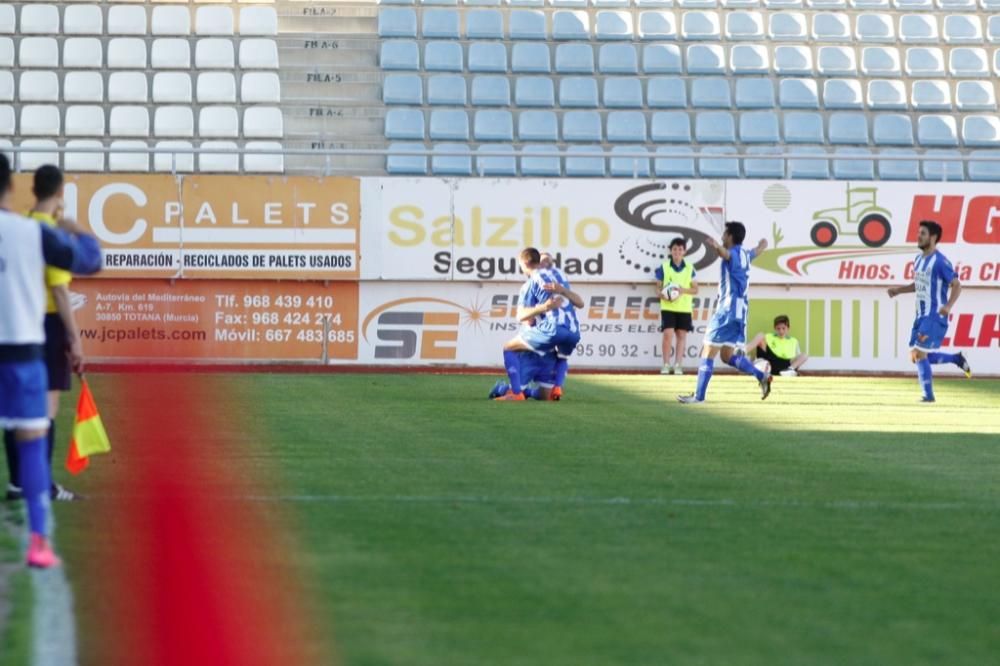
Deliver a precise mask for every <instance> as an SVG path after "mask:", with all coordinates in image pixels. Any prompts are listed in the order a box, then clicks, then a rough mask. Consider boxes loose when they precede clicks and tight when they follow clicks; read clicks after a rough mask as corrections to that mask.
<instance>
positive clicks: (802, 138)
mask: <svg viewBox="0 0 1000 666" xmlns="http://www.w3.org/2000/svg"><path fill="white" fill-rule="evenodd" d="M784 121H785V143H826V140H825V139H824V138H823V136H824V135H823V117H822V116H820V115H819V114H818V113H808V112H803V111H789V112H788V113H786V114H785V117H784Z"/></svg>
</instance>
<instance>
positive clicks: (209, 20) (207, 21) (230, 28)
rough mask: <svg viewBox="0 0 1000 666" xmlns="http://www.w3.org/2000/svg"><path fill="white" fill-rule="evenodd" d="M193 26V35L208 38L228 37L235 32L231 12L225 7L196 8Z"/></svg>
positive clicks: (234, 22) (233, 18)
mask: <svg viewBox="0 0 1000 666" xmlns="http://www.w3.org/2000/svg"><path fill="white" fill-rule="evenodd" d="M194 25H195V34H197V35H205V36H209V37H228V36H230V35H232V34H233V33H234V32H235V31H236V19H235V17H234V16H233V10H232V9H230V8H229V7H226V6H225V5H207V6H204V7H198V9H197V10H196V12H195V19H194Z"/></svg>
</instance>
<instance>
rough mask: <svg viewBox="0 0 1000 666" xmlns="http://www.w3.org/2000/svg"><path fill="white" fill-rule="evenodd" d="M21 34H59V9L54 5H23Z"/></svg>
mask: <svg viewBox="0 0 1000 666" xmlns="http://www.w3.org/2000/svg"><path fill="white" fill-rule="evenodd" d="M21 34H23V35H54V34H59V8H58V7H56V6H55V5H43V4H24V5H22V6H21Z"/></svg>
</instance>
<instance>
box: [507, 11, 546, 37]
mask: <svg viewBox="0 0 1000 666" xmlns="http://www.w3.org/2000/svg"><path fill="white" fill-rule="evenodd" d="M509 21H510V24H509V25H510V38H511V39H548V36H549V35H548V30H547V29H546V27H545V14H543V13H542V12H540V11H538V10H535V9H518V10H512V11H511V12H510V19H509Z"/></svg>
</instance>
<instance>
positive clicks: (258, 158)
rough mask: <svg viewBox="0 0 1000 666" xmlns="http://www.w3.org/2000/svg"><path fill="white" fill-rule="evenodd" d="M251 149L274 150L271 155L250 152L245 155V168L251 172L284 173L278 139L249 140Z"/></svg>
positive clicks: (283, 163)
mask: <svg viewBox="0 0 1000 666" xmlns="http://www.w3.org/2000/svg"><path fill="white" fill-rule="evenodd" d="M246 148H247V149H249V150H254V149H256V150H274V151H275V153H274V154H271V155H265V154H252V153H248V154H245V155H244V156H243V170H244V171H248V172H250V173H282V172H284V170H285V161H284V156H283V155H282V154H281V144H280V143H278V142H277V141H249V142H247V144H246Z"/></svg>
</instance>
